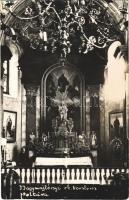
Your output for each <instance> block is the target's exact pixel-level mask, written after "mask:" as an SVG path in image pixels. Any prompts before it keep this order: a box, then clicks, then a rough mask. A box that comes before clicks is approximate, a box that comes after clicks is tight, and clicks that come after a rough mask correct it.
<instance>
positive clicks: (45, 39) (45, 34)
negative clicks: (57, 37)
mask: <svg viewBox="0 0 129 200" xmlns="http://www.w3.org/2000/svg"><path fill="white" fill-rule="evenodd" d="M43 39H44V42H47V32H46V31H44V32H43Z"/></svg>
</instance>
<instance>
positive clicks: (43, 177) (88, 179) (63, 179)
mask: <svg viewBox="0 0 129 200" xmlns="http://www.w3.org/2000/svg"><path fill="white" fill-rule="evenodd" d="M10 170H12V171H15V172H16V173H17V174H18V176H19V183H20V184H30V183H36V184H42V183H51V184H101V185H104V184H107V180H108V178H109V177H111V176H112V175H113V172H116V173H121V172H125V173H126V172H127V169H118V168H111V169H110V168H105V169H104V168H86V167H85V166H77V167H76V166H72V167H70V166H69V167H67V168H65V167H64V166H58V167H56V166H55V167H54V166H50V167H49V166H47V167H32V168H17V167H14V168H13V169H12V168H11V169H10V168H2V170H1V173H2V174H8V173H9V171H10Z"/></svg>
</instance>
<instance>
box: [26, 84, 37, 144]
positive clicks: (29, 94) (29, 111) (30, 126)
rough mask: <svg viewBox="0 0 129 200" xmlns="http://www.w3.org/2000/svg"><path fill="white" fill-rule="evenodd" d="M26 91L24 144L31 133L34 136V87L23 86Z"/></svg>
mask: <svg viewBox="0 0 129 200" xmlns="http://www.w3.org/2000/svg"><path fill="white" fill-rule="evenodd" d="M25 89H26V142H28V140H29V135H30V134H31V133H32V132H33V133H34V134H35V135H36V96H37V86H36V85H30V84H27V85H25Z"/></svg>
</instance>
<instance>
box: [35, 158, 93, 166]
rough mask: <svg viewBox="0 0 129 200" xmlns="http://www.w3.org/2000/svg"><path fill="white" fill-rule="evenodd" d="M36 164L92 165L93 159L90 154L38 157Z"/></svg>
mask: <svg viewBox="0 0 129 200" xmlns="http://www.w3.org/2000/svg"><path fill="white" fill-rule="evenodd" d="M34 165H35V166H59V165H62V166H69V165H84V166H90V167H92V166H93V165H92V161H91V158H90V157H89V156H85V157H75V158H53V157H52V158H48V157H37V158H36V160H35V163H34Z"/></svg>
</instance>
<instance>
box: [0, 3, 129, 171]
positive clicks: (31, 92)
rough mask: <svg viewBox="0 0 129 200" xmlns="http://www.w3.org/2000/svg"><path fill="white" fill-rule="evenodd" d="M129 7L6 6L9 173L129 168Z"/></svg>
mask: <svg viewBox="0 0 129 200" xmlns="http://www.w3.org/2000/svg"><path fill="white" fill-rule="evenodd" d="M127 6H128V2H127V1H126V0H125V1H124V0H119V1H117V0H112V1H110V0H96V1H91V0H88V1H87V0H68V1H65V0H60V1H59V0H27V1H25V0H21V1H18V0H16V1H14V2H13V0H12V1H6V0H5V1H2V3H1V8H2V9H1V10H2V11H1V13H2V14H1V16H2V17H1V19H2V25H1V82H0V83H1V85H0V130H1V155H2V158H1V163H2V166H3V167H8V166H10V165H11V166H12V165H14V167H16V168H18V167H19V169H21V168H30V169H31V168H32V167H35V166H40V167H41V166H42V168H43V167H44V166H47V165H48V166H50V165H51V167H52V166H55V165H66V166H67V165H72V167H73V168H74V167H75V168H76V167H77V166H79V165H80V166H82V165H85V166H86V167H91V168H96V169H97V168H109V169H110V168H123V169H127V168H128V159H129V155H128V137H129V65H128V48H127V43H128V42H127V41H128V28H127V24H128V13H127ZM37 16H38V17H37ZM42 168H41V169H42ZM71 173H72V172H71Z"/></svg>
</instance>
